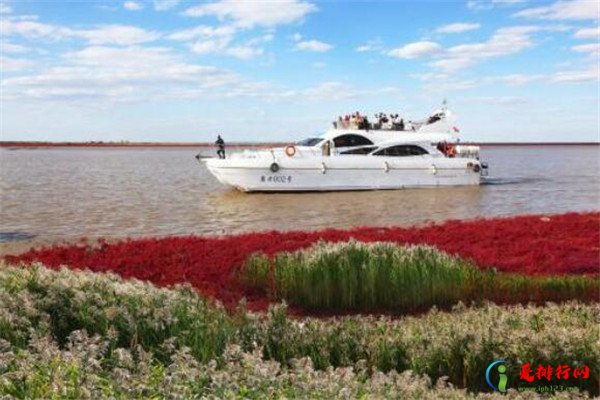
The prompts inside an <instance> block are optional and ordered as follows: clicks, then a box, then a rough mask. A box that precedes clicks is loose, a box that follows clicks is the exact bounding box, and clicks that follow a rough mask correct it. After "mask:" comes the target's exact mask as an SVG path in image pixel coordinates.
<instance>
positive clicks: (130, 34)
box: [74, 25, 160, 46]
mask: <svg viewBox="0 0 600 400" xmlns="http://www.w3.org/2000/svg"><path fill="white" fill-rule="evenodd" d="M74 36H79V37H82V38H85V39H87V40H88V41H89V43H90V44H117V45H121V46H128V45H132V44H140V43H146V42H152V41H154V40H156V39H158V38H159V37H160V34H158V33H157V32H151V31H147V30H145V29H142V28H137V27H135V26H126V25H106V26H102V27H99V28H96V29H90V30H81V31H75V33H74Z"/></svg>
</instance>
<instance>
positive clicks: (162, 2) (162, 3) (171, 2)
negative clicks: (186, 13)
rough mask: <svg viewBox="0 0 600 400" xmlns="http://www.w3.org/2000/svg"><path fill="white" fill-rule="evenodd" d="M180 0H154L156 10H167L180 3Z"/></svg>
mask: <svg viewBox="0 0 600 400" xmlns="http://www.w3.org/2000/svg"><path fill="white" fill-rule="evenodd" d="M179 1H180V0H154V9H155V10H156V11H167V10H170V9H171V8H173V7H175V6H176V5H177V4H179Z"/></svg>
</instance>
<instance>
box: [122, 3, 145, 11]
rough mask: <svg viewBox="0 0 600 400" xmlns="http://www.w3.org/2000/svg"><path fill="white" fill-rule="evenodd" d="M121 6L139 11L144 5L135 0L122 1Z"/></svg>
mask: <svg viewBox="0 0 600 400" xmlns="http://www.w3.org/2000/svg"><path fill="white" fill-rule="evenodd" d="M123 8H124V9H126V10H129V11H139V10H143V9H144V6H143V5H142V4H141V3H138V2H137V1H126V2H125V3H123Z"/></svg>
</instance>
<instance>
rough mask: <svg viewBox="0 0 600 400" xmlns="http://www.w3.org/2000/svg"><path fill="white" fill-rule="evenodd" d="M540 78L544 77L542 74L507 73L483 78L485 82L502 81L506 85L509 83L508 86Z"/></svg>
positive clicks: (523, 83) (519, 84)
mask: <svg viewBox="0 0 600 400" xmlns="http://www.w3.org/2000/svg"><path fill="white" fill-rule="evenodd" d="M542 78H544V76H543V75H525V74H509V75H503V76H496V77H490V78H485V79H484V80H485V82H488V83H495V82H502V83H506V84H507V85H510V86H522V85H525V84H527V83H530V82H534V81H537V80H540V79H542Z"/></svg>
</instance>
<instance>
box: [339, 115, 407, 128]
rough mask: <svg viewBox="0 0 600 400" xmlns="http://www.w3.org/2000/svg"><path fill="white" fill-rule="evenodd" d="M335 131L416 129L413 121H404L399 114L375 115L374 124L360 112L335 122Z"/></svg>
mask: <svg viewBox="0 0 600 400" xmlns="http://www.w3.org/2000/svg"><path fill="white" fill-rule="evenodd" d="M333 127H334V128H335V129H360V130H366V131H369V130H384V131H414V130H415V127H414V126H413V124H412V122H411V121H404V119H403V118H400V115H399V114H391V113H390V114H389V115H388V114H386V113H382V112H380V113H377V114H375V119H374V122H371V121H369V119H368V117H367V116H366V115H361V113H360V112H358V111H357V112H355V113H353V114H346V115H344V116H341V115H340V116H339V117H338V119H337V121H334V122H333Z"/></svg>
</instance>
